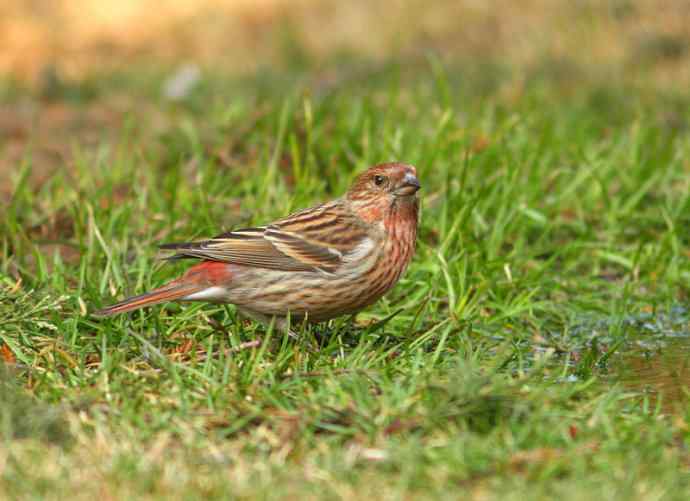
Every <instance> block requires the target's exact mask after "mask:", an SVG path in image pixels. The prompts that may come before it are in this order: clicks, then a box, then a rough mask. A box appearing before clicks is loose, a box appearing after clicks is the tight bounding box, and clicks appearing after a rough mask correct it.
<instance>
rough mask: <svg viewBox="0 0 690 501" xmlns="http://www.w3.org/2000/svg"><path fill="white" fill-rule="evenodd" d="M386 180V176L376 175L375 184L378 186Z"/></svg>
mask: <svg viewBox="0 0 690 501" xmlns="http://www.w3.org/2000/svg"><path fill="white" fill-rule="evenodd" d="M385 182H386V177H385V176H374V184H375V185H376V186H381V185H382V184H383V183H385Z"/></svg>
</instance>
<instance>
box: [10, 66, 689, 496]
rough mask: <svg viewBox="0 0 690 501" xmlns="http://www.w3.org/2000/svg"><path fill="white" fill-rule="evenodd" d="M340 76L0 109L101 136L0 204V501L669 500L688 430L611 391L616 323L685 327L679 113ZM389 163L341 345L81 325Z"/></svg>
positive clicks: (631, 90)
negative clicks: (397, 228)
mask: <svg viewBox="0 0 690 501" xmlns="http://www.w3.org/2000/svg"><path fill="white" fill-rule="evenodd" d="M348 68H349V66H347V65H346V67H345V69H344V70H341V69H336V68H335V67H334V68H332V69H329V70H328V71H330V72H334V73H335V75H336V78H335V79H333V78H329V79H328V80H327V81H325V80H323V79H319V78H318V77H314V75H315V74H316V75H318V73H311V72H309V71H305V72H303V73H287V74H270V73H263V74H259V75H257V76H256V77H255V78H245V79H237V78H233V77H230V76H227V75H223V74H220V73H218V72H213V71H207V72H206V73H204V78H203V79H202V80H201V82H200V83H199V84H198V85H197V86H196V87H195V88H193V89H192V91H191V92H190V93H189V94H188V95H187V96H186V97H185V98H184V99H182V100H181V101H178V102H170V101H166V100H165V99H164V98H163V97H161V96H160V93H159V88H160V83H161V81H162V78H163V74H162V73H157V72H156V71H153V72H150V70H149V73H146V71H143V70H142V71H141V72H139V71H138V70H137V69H132V70H130V72H129V73H127V72H125V73H123V74H119V75H113V76H110V77H108V76H102V77H101V78H99V79H98V80H95V81H93V82H89V81H86V82H83V83H79V84H78V85H77V84H74V85H73V84H70V83H69V82H68V83H63V84H61V85H63V86H62V87H61V88H60V89H58V91H56V92H57V94H56V95H52V96H50V97H44V98H43V99H44V100H43V101H40V100H38V98H36V97H35V96H33V95H32V94H31V93H30V92H28V91H25V90H22V89H21V88H17V87H13V89H14V90H13V91H12V92H13V93H14V94H13V95H14V96H24V99H30V100H35V102H36V103H38V105H41V106H55V105H56V103H57V104H60V105H61V106H67V107H69V109H70V110H73V111H74V113H77V114H78V113H79V110H82V109H85V108H87V107H89V106H109V105H111V103H113V102H116V103H119V104H116V105H112V106H115V107H116V108H117V106H120V109H119V111H120V114H119V115H118V117H119V118H118V120H116V121H115V122H114V123H113V124H112V126H110V127H105V128H103V129H101V130H98V131H96V135H97V140H96V141H95V142H93V141H92V142H90V143H88V144H86V143H85V142H83V141H80V137H79V136H78V135H77V136H76V137H68V138H65V141H66V142H67V144H63V145H62V146H64V150H63V152H64V155H63V157H61V160H59V161H58V164H57V167H58V168H57V170H53V168H51V167H55V166H54V165H53V166H51V165H49V166H45V165H42V164H41V163H40V162H39V161H38V157H37V156H34V154H33V153H34V152H35V149H36V148H38V147H39V146H40V145H33V147H32V148H29V149H28V150H27V153H26V155H25V157H24V159H23V161H22V162H21V165H17V167H16V169H15V170H14V172H13V176H12V179H13V181H12V182H13V185H12V190H11V191H12V196H11V198H8V199H7V200H5V201H3V203H5V205H4V211H3V217H2V220H0V276H1V280H0V339H1V343H0V344H2V346H3V348H0V349H2V351H0V354H2V355H3V357H4V359H5V360H6V361H9V362H11V363H6V364H5V366H6V370H3V373H2V377H1V378H0V399H1V400H2V403H1V405H0V497H4V498H42V499H43V498H66V497H71V498H76V499H82V498H83V499H87V498H88V499H92V498H93V497H94V496H101V497H103V496H105V497H108V498H144V499H158V498H173V499H196V498H220V497H233V498H270V499H273V498H281V499H282V498H327V499H328V498H343V499H354V498H357V499H361V498H365V497H367V496H368V497H370V498H375V499H398V498H413V497H414V498H417V497H419V498H447V497H449V496H453V497H458V498H465V497H473V498H484V499H486V498H488V499H492V498H501V499H542V498H544V499H546V498H553V497H556V496H558V497H560V498H562V499H583V498H584V499H592V498H603V499H676V498H677V499H683V498H684V497H685V494H684V493H685V492H686V491H687V489H688V487H690V475H689V474H688V466H687V465H688V460H689V458H688V453H687V448H688V445H690V435H689V431H688V430H689V428H688V417H689V416H690V407H688V405H687V404H683V403H681V405H680V407H679V408H677V409H676V410H675V411H674V412H668V411H667V410H665V408H664V407H663V405H661V403H660V401H659V400H657V399H653V398H650V397H649V396H645V395H643V394H639V393H636V392H633V391H632V390H631V389H629V388H627V387H626V386H625V385H623V384H621V383H619V382H617V381H616V378H615V374H613V375H612V374H610V373H609V372H607V371H606V369H607V367H608V362H609V360H610V359H611V358H612V357H616V351H617V350H618V349H620V347H621V346H623V345H624V344H625V343H626V342H627V340H628V339H629V336H630V335H631V329H630V327H629V324H628V323H626V321H625V319H626V318H629V316H630V315H635V314H638V313H650V312H651V313H654V312H666V311H669V310H670V309H671V308H673V307H674V306H677V305H678V304H682V303H684V302H685V301H686V300H687V295H688V283H690V281H689V279H690V262H689V260H688V254H687V249H688V236H687V231H686V229H687V226H688V223H689V222H690V199H689V198H688V197H687V193H688V184H689V182H688V169H690V165H689V164H688V158H690V140H688V135H687V127H688V119H690V115H688V111H687V110H688V109H690V108H688V105H689V104H690V95H688V94H687V92H686V91H680V90H679V91H678V92H676V93H672V92H670V91H668V90H666V91H664V92H663V93H662V92H660V91H657V90H656V89H655V88H653V86H650V84H649V83H644V84H642V83H635V82H630V81H626V82H625V83H622V84H621V83H617V84H615V85H614V83H613V80H611V79H610V78H608V75H601V74H597V73H596V72H594V73H589V72H585V73H580V72H579V70H577V69H576V70H573V69H571V70H568V71H569V72H568V76H567V78H566V77H564V76H563V75H562V74H561V73H559V72H555V73H554V72H550V71H549V70H548V68H549V66H548V65H545V66H544V67H540V68H535V69H534V70H533V71H531V72H526V73H524V74H515V73H514V70H513V69H511V68H509V67H503V66H501V65H500V64H496V65H490V64H486V65H483V66H482V67H480V68H477V67H476V65H470V64H464V65H458V66H455V67H454V66H448V65H443V64H442V63H440V62H439V61H436V60H434V59H428V60H424V61H421V62H417V63H415V64H413V65H409V66H408V65H405V64H402V63H395V62H393V63H390V64H385V65H382V66H375V67H373V69H372V67H371V66H369V65H363V66H362V68H364V70H361V69H360V70H359V71H352V72H350V70H349V69H348ZM557 69H558V68H557ZM559 71H560V70H559ZM571 71H574V73H571ZM324 72H326V71H325V70H324ZM142 75H147V76H146V77H145V78H144V77H142ZM351 75H354V76H351ZM123 96H125V98H126V99H125V100H124V102H125V103H126V105H125V106H126V110H125V111H122V102H123V100H122V97H123ZM46 99H49V100H52V101H48V104H46V101H45V100H46ZM118 99H119V100H118ZM65 103H66V104H65ZM91 133H92V134H93V133H94V132H93V131H91ZM391 159H398V160H403V161H406V162H410V163H413V164H415V165H416V166H417V168H418V170H419V173H420V179H421V181H422V184H423V211H422V221H421V233H420V236H419V241H418V252H417V255H416V257H415V260H414V262H413V264H412V266H411V267H410V269H409V270H408V272H407V273H406V275H405V276H404V277H403V279H402V280H401V282H400V283H399V284H398V285H397V286H396V288H395V289H394V290H393V291H392V292H391V293H390V294H389V295H388V296H387V297H386V298H385V299H384V300H382V301H380V302H379V303H377V304H376V305H375V306H373V307H371V308H369V309H367V310H366V311H364V312H362V313H361V314H359V315H358V316H357V317H356V318H343V319H339V320H336V321H333V322H331V323H330V324H329V325H327V326H319V327H311V328H303V329H302V331H301V335H302V337H301V339H300V340H298V341H294V340H292V339H289V338H287V337H286V336H283V335H282V334H281V333H278V332H272V331H271V330H270V329H269V330H268V331H267V330H266V329H264V328H263V327H261V326H258V325H256V324H253V323H245V322H243V321H241V320H239V319H238V318H237V316H236V314H235V310H234V308H233V307H232V306H229V307H223V306H211V305H182V306H179V305H168V306H164V307H155V308H151V309H146V310H143V311H140V312H136V313H134V314H132V315H130V316H121V317H116V318H114V319H107V320H100V319H95V318H91V317H90V316H89V315H88V312H89V311H91V310H93V309H96V308H98V307H100V306H103V305H105V304H108V303H111V302H113V301H114V300H117V299H121V298H122V297H123V296H125V295H127V294H131V293H138V292H141V291H143V290H145V289H147V288H150V287H153V286H156V285H158V284H160V283H162V282H163V281H165V280H167V279H169V278H171V277H173V276H175V275H176V274H178V273H179V272H180V270H181V269H183V267H181V266H180V265H177V264H174V265H171V264H162V263H160V262H159V261H156V244H157V243H160V242H164V241H175V240H186V239H190V238H195V237H202V236H207V235H212V234H216V233H218V232H219V231H221V230H223V229H225V228H230V227H233V226H237V225H246V224H253V223H262V222H265V221H268V220H270V219H271V218H275V217H278V216H281V215H284V214H286V213H287V212H289V211H291V210H294V209H297V208H300V207H304V206H307V205H309V204H313V203H315V202H317V201H322V200H325V199H328V198H332V197H334V196H337V195H339V194H341V193H342V192H343V191H344V190H345V189H346V187H347V186H348V183H349V182H350V180H351V179H352V176H353V174H354V173H355V172H357V171H359V170H361V169H363V168H364V167H365V166H368V165H370V164H373V163H376V162H379V161H386V160H391ZM37 171H42V172H48V174H46V175H45V176H43V178H42V182H41V183H37V182H35V181H34V175H35V173H36V172H37ZM602 322H603V323H602ZM593 326H597V327H596V328H594V327H593ZM315 346H317V347H318V349H314V347H315Z"/></svg>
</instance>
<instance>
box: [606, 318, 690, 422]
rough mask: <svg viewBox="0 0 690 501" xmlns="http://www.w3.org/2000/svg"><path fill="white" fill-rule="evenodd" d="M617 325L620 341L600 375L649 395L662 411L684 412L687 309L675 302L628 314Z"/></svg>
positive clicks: (687, 399) (688, 374)
mask: <svg viewBox="0 0 690 501" xmlns="http://www.w3.org/2000/svg"><path fill="white" fill-rule="evenodd" d="M609 327H610V325H609ZM618 328H619V329H620V334H622V336H621V338H620V339H623V343H622V344H620V346H619V347H618V349H617V350H616V351H615V353H614V354H613V355H612V356H611V357H610V358H609V360H608V361H607V364H606V370H605V372H604V373H603V374H602V376H603V377H604V378H606V379H609V380H611V381H612V382H619V383H621V384H622V385H623V386H624V387H625V388H627V389H629V390H632V391H633V392H639V393H640V395H648V396H649V402H650V404H651V405H656V404H657V403H658V404H660V405H661V409H662V410H663V412H665V413H680V412H684V411H685V410H686V409H687V407H688V404H689V403H690V312H689V311H688V310H687V309H686V308H684V307H680V306H675V307H673V308H671V309H670V310H668V311H667V312H662V313H654V314H652V313H640V314H637V315H630V316H628V317H626V318H624V319H623V321H622V323H619V325H618ZM609 332H610V331H609Z"/></svg>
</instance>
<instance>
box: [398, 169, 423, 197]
mask: <svg viewBox="0 0 690 501" xmlns="http://www.w3.org/2000/svg"><path fill="white" fill-rule="evenodd" d="M421 187H422V185H421V184H419V179H417V178H416V177H415V175H414V174H410V173H409V172H408V173H407V174H405V177H404V178H403V181H402V183H400V185H399V186H398V187H397V188H396V189H395V194H396V195H402V196H407V195H414V194H415V193H417V190H418V189H419V188H421Z"/></svg>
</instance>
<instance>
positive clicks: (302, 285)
mask: <svg viewBox="0 0 690 501" xmlns="http://www.w3.org/2000/svg"><path fill="white" fill-rule="evenodd" d="M374 271H375V270H373V269H372V270H368V271H367V272H364V273H360V274H353V273H341V274H331V275H326V274H322V273H318V272H284V271H278V272H276V271H272V270H257V269H251V270H249V269H248V270H247V275H248V276H245V277H242V279H241V280H237V281H236V282H235V284H236V285H235V286H234V287H232V288H231V289H230V290H229V291H228V295H229V297H228V299H229V302H231V303H234V304H236V305H237V306H239V307H244V308H246V309H248V310H251V311H255V312H258V313H261V314H264V315H269V316H281V317H283V316H286V315H287V314H288V312H289V314H290V316H291V317H292V318H295V319H303V318H307V319H308V320H311V321H315V322H319V321H323V320H328V319H330V318H334V317H337V316H340V315H344V314H347V313H354V312H357V311H359V310H361V309H362V308H364V307H366V306H368V305H370V304H372V303H374V302H375V301H376V300H377V299H379V298H380V297H381V296H382V295H383V294H385V292H386V291H387V290H388V289H389V288H390V287H391V286H392V285H393V283H394V281H390V283H383V282H382V281H381V280H376V278H377V277H378V275H380V274H377V273H374ZM378 278H381V277H378ZM396 279H397V277H396Z"/></svg>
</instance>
